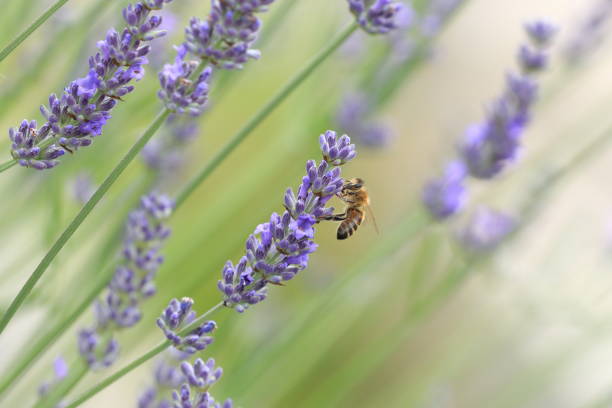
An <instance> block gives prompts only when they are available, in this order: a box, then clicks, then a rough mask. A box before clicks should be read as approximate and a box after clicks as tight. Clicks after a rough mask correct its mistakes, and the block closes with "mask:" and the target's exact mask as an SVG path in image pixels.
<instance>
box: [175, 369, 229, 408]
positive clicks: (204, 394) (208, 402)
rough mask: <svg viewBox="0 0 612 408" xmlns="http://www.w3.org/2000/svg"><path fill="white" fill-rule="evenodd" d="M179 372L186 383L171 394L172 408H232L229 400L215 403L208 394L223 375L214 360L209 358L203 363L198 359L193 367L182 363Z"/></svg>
mask: <svg viewBox="0 0 612 408" xmlns="http://www.w3.org/2000/svg"><path fill="white" fill-rule="evenodd" d="M181 371H182V373H183V375H184V376H185V379H186V380H187V381H186V382H185V383H184V384H183V385H181V388H180V390H175V391H174V392H173V394H172V398H173V400H174V408H232V406H233V404H232V400H231V399H227V400H226V401H225V402H224V403H223V404H221V403H218V402H215V399H214V398H213V397H212V395H210V393H209V392H208V390H209V388H210V387H211V386H212V385H213V384H215V383H216V382H217V381H219V379H220V378H221V375H222V374H223V369H222V368H221V367H215V360H214V359H212V358H209V359H208V360H207V361H206V362H205V361H204V360H202V359H200V358H198V359H197V360H196V361H195V362H194V363H193V365H192V364H190V363H188V362H186V361H184V362H183V363H182V364H181Z"/></svg>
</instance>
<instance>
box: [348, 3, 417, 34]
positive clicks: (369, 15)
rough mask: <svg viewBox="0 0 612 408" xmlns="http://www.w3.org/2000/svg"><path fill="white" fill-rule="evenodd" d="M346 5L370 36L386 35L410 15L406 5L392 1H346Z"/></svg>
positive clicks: (410, 12) (410, 11)
mask: <svg viewBox="0 0 612 408" xmlns="http://www.w3.org/2000/svg"><path fill="white" fill-rule="evenodd" d="M348 3H349V10H350V11H351V13H353V15H354V16H355V18H356V19H357V22H358V23H359V25H360V26H361V27H362V28H363V29H364V30H365V31H367V32H368V33H370V34H386V33H388V32H389V31H391V30H394V29H396V28H398V27H399V26H400V24H401V23H402V22H405V21H406V20H408V19H409V18H410V17H407V16H409V15H411V14H412V10H411V9H410V8H409V7H408V5H406V4H403V3H400V2H398V1H394V0H348ZM410 19H411V18H410Z"/></svg>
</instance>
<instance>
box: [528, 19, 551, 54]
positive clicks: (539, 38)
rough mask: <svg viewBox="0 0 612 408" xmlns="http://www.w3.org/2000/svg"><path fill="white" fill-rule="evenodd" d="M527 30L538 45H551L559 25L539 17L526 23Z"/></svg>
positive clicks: (530, 37)
mask: <svg viewBox="0 0 612 408" xmlns="http://www.w3.org/2000/svg"><path fill="white" fill-rule="evenodd" d="M525 31H526V32H527V35H529V39H530V40H531V41H532V42H533V44H534V45H535V46H536V47H546V46H548V45H550V42H551V41H552V39H553V38H554V36H555V34H556V33H557V31H558V27H557V26H556V25H555V24H553V23H552V22H550V21H547V20H544V19H539V20H534V21H530V22H528V23H526V24H525Z"/></svg>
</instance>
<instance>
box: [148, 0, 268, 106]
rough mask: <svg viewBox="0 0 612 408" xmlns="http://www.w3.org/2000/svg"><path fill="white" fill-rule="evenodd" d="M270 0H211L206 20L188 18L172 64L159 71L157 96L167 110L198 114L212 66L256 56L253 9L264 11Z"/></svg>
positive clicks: (222, 66) (237, 66)
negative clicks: (195, 77)
mask: <svg viewBox="0 0 612 408" xmlns="http://www.w3.org/2000/svg"><path fill="white" fill-rule="evenodd" d="M273 2H274V0H249V1H242V0H211V10H210V14H209V16H208V18H207V19H206V20H201V19H199V18H196V17H194V18H192V19H191V21H190V22H189V25H188V26H187V28H186V29H185V42H184V43H183V44H181V45H180V46H178V47H176V49H177V52H178V56H177V58H176V60H175V62H174V64H168V65H165V66H164V69H163V70H162V71H161V72H160V73H159V80H160V83H161V88H162V89H161V91H160V92H159V93H158V96H159V97H160V99H161V100H162V101H163V102H164V103H165V105H166V107H167V108H168V109H169V110H171V111H173V112H177V113H189V114H191V115H194V116H196V115H199V114H201V113H202V112H203V110H204V107H205V104H206V101H207V99H208V80H209V79H210V76H211V74H212V70H213V68H215V69H216V68H219V69H242V67H243V65H244V64H245V63H246V62H247V61H248V60H250V59H258V58H259V56H260V52H259V51H258V50H255V49H252V48H251V46H252V44H253V42H254V41H255V39H256V38H257V33H258V31H259V29H260V27H261V21H260V20H259V19H258V18H257V17H256V16H255V13H258V12H263V11H265V10H266V6H267V5H269V4H272V3H273ZM191 57H194V58H195V59H190V58H191ZM200 72H201V73H200ZM196 75H197V79H196V80H193V79H192V77H193V76H196Z"/></svg>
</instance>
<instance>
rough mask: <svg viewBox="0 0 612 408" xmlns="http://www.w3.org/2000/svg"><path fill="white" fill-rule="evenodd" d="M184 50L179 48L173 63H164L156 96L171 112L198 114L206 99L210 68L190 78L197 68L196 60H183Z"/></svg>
mask: <svg viewBox="0 0 612 408" xmlns="http://www.w3.org/2000/svg"><path fill="white" fill-rule="evenodd" d="M185 55H186V52H185V50H184V49H179V55H178V56H177V57H176V61H175V63H174V64H171V65H170V64H166V65H165V66H164V69H163V70H162V71H161V72H160V73H159V82H160V84H161V89H160V90H159V92H158V96H159V98H160V99H161V100H163V101H164V103H165V104H166V108H168V109H169V110H170V111H172V112H176V113H181V114H183V113H187V114H189V115H191V116H198V115H200V114H201V113H202V112H203V111H204V107H205V105H206V102H207V101H208V80H209V79H210V76H211V74H212V68H210V67H206V68H205V69H204V70H203V71H202V72H201V73H200V74H199V75H198V76H197V78H195V79H193V80H192V79H190V78H191V77H192V76H193V74H194V73H195V72H196V70H197V69H198V66H199V63H198V62H197V61H184V60H183V59H184V58H185Z"/></svg>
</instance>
